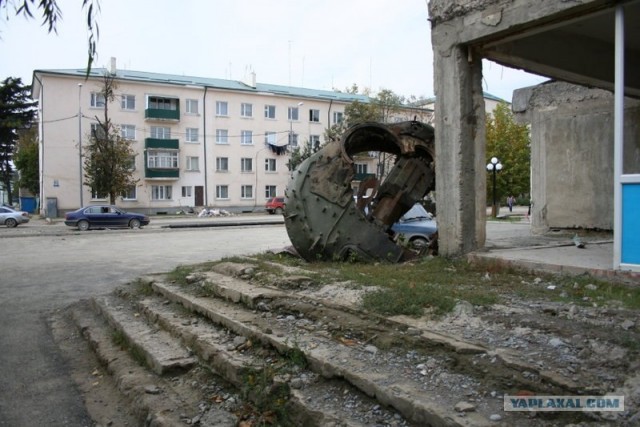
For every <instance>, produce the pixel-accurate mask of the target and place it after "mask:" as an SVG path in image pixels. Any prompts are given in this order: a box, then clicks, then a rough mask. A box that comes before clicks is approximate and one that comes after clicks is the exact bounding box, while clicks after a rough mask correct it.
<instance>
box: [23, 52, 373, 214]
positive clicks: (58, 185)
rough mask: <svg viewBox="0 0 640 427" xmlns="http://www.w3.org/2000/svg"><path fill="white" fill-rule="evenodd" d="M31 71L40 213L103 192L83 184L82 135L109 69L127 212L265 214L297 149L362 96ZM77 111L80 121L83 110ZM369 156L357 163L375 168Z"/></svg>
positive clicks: (98, 198)
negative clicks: (127, 175) (124, 144)
mask: <svg viewBox="0 0 640 427" xmlns="http://www.w3.org/2000/svg"><path fill="white" fill-rule="evenodd" d="M85 72H86V70H85V69H77V70H35V71H34V74H33V84H32V86H33V89H32V95H33V98H34V99H36V100H38V102H39V118H40V125H39V137H40V138H39V139H40V168H41V171H40V177H41V189H40V195H41V200H42V208H41V209H42V211H41V213H42V214H45V215H48V216H56V215H57V216H61V215H63V214H64V212H67V211H70V210H74V209H76V208H78V207H79V206H80V205H81V204H83V205H88V204H92V203H104V202H106V201H107V199H106V196H105V195H101V194H96V193H94V192H92V191H91V189H89V188H87V186H85V185H82V181H81V175H82V172H81V170H80V167H81V164H83V160H81V158H80V150H79V140H82V141H83V142H84V143H86V141H87V140H88V135H89V134H90V132H91V130H92V128H94V127H95V126H97V120H96V117H101V116H102V114H103V106H104V98H103V97H102V96H101V95H100V90H101V83H102V81H103V76H104V74H105V73H111V74H112V75H113V76H114V77H115V80H116V82H117V89H116V92H117V100H116V102H114V103H112V104H111V105H109V115H110V118H111V120H112V122H113V123H114V124H116V125H118V126H119V128H120V132H121V134H122V136H123V137H125V138H128V139H130V140H131V141H132V142H133V147H134V150H135V151H136V153H137V156H136V158H135V161H134V165H135V166H134V167H135V177H136V179H138V182H137V184H136V185H135V186H132V187H131V188H130V189H128V190H127V192H126V193H125V194H123V195H122V197H121V198H120V199H118V201H117V204H118V205H119V206H121V207H123V208H124V209H127V210H132V211H140V212H145V213H151V214H153V213H158V212H167V213H172V212H175V211H177V210H178V209H180V208H181V207H187V206H210V207H216V208H224V209H228V210H234V211H253V210H261V209H263V207H264V203H265V201H266V200H267V199H268V198H270V197H273V196H282V195H283V194H284V191H285V187H286V185H287V182H288V179H289V170H288V168H287V163H288V160H289V152H290V150H291V148H292V147H296V146H298V145H301V144H310V145H311V146H313V145H315V144H318V143H320V144H322V143H323V142H324V141H323V134H324V131H325V129H326V128H327V127H329V126H331V125H333V124H335V123H337V122H339V121H341V120H342V118H343V115H344V109H345V106H347V105H348V104H350V103H351V102H353V101H360V102H369V98H368V97H367V96H365V95H358V94H350V93H341V92H333V91H324V90H315V89H306V88H297V87H289V86H278V85H270V84H263V83H256V82H255V74H253V75H252V78H251V81H248V82H240V81H234V80H221V79H212V78H201V77H190V76H179V75H168V74H158V73H149V72H139V71H130V70H116V69H115V61H112V67H111V69H93V70H92V71H91V73H90V75H89V78H88V79H87V80H85ZM79 114H81V117H82V118H81V119H80V120H79V119H78V115H79ZM366 163H367V161H364V162H363V163H362V165H360V164H359V163H356V168H357V170H358V171H359V172H367V171H369V168H370V166H366Z"/></svg>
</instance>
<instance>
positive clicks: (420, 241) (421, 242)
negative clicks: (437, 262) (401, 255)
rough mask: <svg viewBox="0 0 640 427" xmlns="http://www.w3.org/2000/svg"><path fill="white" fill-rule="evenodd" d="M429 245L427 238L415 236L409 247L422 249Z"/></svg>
mask: <svg viewBox="0 0 640 427" xmlns="http://www.w3.org/2000/svg"><path fill="white" fill-rule="evenodd" d="M427 246H429V240H427V239H425V238H424V237H416V238H415V239H413V240H412V241H411V247H412V248H413V249H424V248H426V247H427Z"/></svg>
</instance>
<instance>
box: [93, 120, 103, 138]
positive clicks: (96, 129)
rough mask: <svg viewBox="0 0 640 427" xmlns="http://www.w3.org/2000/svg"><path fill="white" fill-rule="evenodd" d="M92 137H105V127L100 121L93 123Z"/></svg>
mask: <svg viewBox="0 0 640 427" xmlns="http://www.w3.org/2000/svg"><path fill="white" fill-rule="evenodd" d="M91 137H92V138H104V137H105V133H104V128H103V127H102V126H100V125H99V124H98V123H91Z"/></svg>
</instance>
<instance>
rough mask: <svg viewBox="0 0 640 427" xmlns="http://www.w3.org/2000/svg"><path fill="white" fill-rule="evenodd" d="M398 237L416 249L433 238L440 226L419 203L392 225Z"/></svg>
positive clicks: (427, 243) (425, 244)
mask: <svg viewBox="0 0 640 427" xmlns="http://www.w3.org/2000/svg"><path fill="white" fill-rule="evenodd" d="M391 230H392V231H393V233H394V235H395V236H396V238H398V239H401V240H402V241H404V242H406V243H407V244H409V245H410V246H411V247H413V248H415V249H422V248H424V247H425V246H427V245H429V244H430V243H431V241H432V240H433V237H434V235H435V234H436V231H438V226H437V224H436V220H435V219H434V218H433V215H431V214H430V213H429V212H427V211H426V209H425V208H424V207H423V206H422V205H421V204H419V203H416V204H415V205H413V207H412V208H411V209H409V210H408V211H407V213H405V214H404V215H402V218H400V220H399V221H398V222H396V223H395V224H393V225H392V226H391Z"/></svg>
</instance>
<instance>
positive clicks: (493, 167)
mask: <svg viewBox="0 0 640 427" xmlns="http://www.w3.org/2000/svg"><path fill="white" fill-rule="evenodd" d="M487 170H488V171H490V172H493V205H492V206H491V216H492V217H494V218H496V217H497V216H498V200H497V198H496V173H497V172H498V171H500V170H502V163H500V160H499V159H498V158H497V157H492V158H491V161H490V162H489V163H487Z"/></svg>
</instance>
